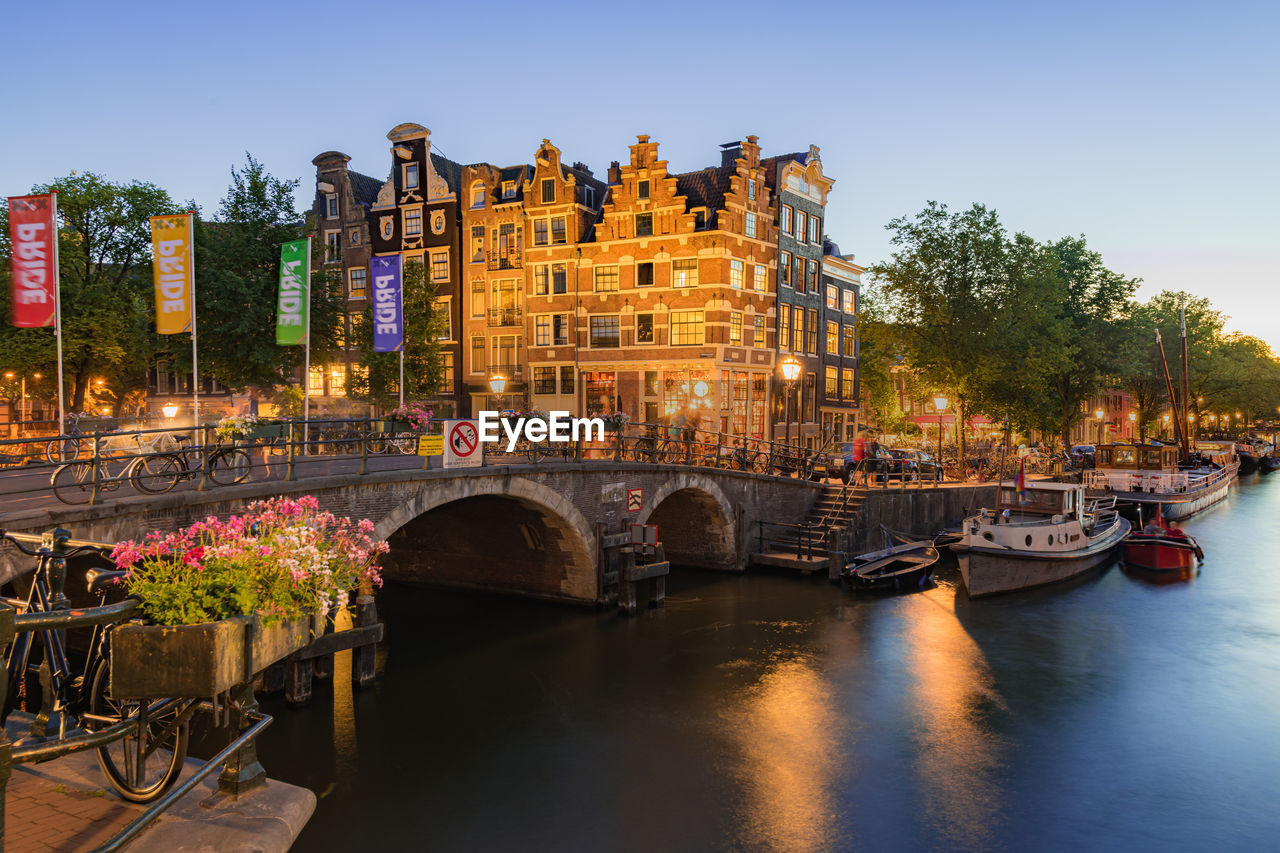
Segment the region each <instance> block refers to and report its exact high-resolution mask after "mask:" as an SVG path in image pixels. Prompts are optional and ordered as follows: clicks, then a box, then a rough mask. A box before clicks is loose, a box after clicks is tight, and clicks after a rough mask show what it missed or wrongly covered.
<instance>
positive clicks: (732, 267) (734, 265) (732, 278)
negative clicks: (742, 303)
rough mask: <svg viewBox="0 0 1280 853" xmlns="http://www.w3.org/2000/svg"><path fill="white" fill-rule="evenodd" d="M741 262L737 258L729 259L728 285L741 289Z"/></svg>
mask: <svg viewBox="0 0 1280 853" xmlns="http://www.w3.org/2000/svg"><path fill="white" fill-rule="evenodd" d="M742 272H743V263H742V261H738V260H731V261H729V286H730V287H736V288H738V289H739V290H741V289H742Z"/></svg>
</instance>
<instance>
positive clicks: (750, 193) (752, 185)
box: [747, 178, 756, 199]
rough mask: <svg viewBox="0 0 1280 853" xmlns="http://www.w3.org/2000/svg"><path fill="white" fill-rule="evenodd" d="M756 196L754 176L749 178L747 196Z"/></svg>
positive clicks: (752, 197) (751, 197)
mask: <svg viewBox="0 0 1280 853" xmlns="http://www.w3.org/2000/svg"><path fill="white" fill-rule="evenodd" d="M755 197H756V182H755V179H753V178H747V198H750V199H754V198H755Z"/></svg>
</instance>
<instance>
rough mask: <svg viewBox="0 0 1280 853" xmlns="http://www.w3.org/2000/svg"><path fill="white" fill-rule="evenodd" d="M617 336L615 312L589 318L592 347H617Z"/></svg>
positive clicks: (616, 316)
mask: <svg viewBox="0 0 1280 853" xmlns="http://www.w3.org/2000/svg"><path fill="white" fill-rule="evenodd" d="M618 337H619V336H618V315H617V314H611V315H607V316H597V317H592V318H591V347H592V349H617V348H618V345H619V340H618Z"/></svg>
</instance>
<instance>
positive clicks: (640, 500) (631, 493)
mask: <svg viewBox="0 0 1280 853" xmlns="http://www.w3.org/2000/svg"><path fill="white" fill-rule="evenodd" d="M642 506H644V489H627V512H639V511H640V507H642Z"/></svg>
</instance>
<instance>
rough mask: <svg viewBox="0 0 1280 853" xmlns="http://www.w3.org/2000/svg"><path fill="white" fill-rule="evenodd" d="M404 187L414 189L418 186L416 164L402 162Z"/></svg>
mask: <svg viewBox="0 0 1280 853" xmlns="http://www.w3.org/2000/svg"><path fill="white" fill-rule="evenodd" d="M403 175H404V188H405V189H406V190H416V189H417V188H418V164H417V163H405V164H404V172H403Z"/></svg>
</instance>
